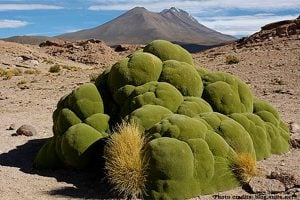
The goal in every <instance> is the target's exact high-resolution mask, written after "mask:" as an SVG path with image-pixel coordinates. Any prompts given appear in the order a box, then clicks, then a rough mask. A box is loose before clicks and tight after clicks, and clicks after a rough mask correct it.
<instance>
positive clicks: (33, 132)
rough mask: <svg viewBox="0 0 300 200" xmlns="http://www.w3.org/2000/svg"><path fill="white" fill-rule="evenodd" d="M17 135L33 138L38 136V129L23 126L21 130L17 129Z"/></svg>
mask: <svg viewBox="0 0 300 200" xmlns="http://www.w3.org/2000/svg"><path fill="white" fill-rule="evenodd" d="M16 134H17V135H25V136H33V135H36V134H37V131H36V129H35V128H34V127H33V126H31V125H27V124H25V125H22V126H21V127H20V128H18V129H17V132H16Z"/></svg>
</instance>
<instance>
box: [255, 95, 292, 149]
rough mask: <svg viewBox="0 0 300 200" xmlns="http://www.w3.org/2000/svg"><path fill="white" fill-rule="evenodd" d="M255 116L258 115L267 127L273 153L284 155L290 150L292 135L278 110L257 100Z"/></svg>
mask: <svg viewBox="0 0 300 200" xmlns="http://www.w3.org/2000/svg"><path fill="white" fill-rule="evenodd" d="M253 108H254V109H253V110H254V114H256V115H258V116H259V117H260V118H261V119H262V120H263V121H264V122H265V126H266V131H267V134H268V137H269V138H270V141H271V142H270V143H271V153H274V154H282V153H285V152H287V151H288V150H289V141H290V135H289V132H288V128H287V126H286V125H285V124H284V123H283V122H282V121H281V119H280V117H279V114H278V112H277V111H276V109H275V108H274V107H273V106H271V105H270V104H269V103H268V102H266V101H263V100H259V99H255V100H254V106H253Z"/></svg>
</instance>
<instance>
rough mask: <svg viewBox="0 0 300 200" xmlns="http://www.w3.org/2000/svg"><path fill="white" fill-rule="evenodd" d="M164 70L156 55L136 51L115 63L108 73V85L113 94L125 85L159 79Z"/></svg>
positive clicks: (141, 83) (140, 83) (136, 84)
mask: <svg viewBox="0 0 300 200" xmlns="http://www.w3.org/2000/svg"><path fill="white" fill-rule="evenodd" d="M161 70H162V62H161V60H160V59H159V58H157V57H156V56H155V55H152V54H150V53H144V52H136V53H133V54H132V55H130V56H129V57H128V58H124V59H122V60H120V61H119V62H117V63H116V64H114V65H113V66H112V68H111V70H110V73H109V75H108V86H109V88H110V91H111V93H112V94H113V93H114V92H115V91H116V90H117V89H119V88H120V87H123V86H125V85H134V86H139V85H143V84H145V83H147V82H150V81H157V80H158V78H159V76H160V73H161Z"/></svg>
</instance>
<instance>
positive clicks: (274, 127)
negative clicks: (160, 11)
mask: <svg viewBox="0 0 300 200" xmlns="http://www.w3.org/2000/svg"><path fill="white" fill-rule="evenodd" d="M122 120H125V121H128V122H135V123H137V125H138V126H139V128H140V130H141V131H144V132H145V135H146V137H147V144H146V146H145V147H144V150H145V151H146V152H147V155H148V156H149V163H150V167H149V168H148V174H147V195H148V196H146V198H149V199H188V198H192V197H195V196H198V195H200V194H210V193H214V192H218V191H224V190H228V189H231V188H234V187H236V186H238V185H239V184H240V180H238V179H239V177H238V176H236V175H235V174H234V172H233V169H232V167H233V163H234V160H235V159H236V156H237V155H238V154H243V153H245V154H250V155H251V156H252V157H253V158H254V159H257V160H261V159H264V158H266V157H268V156H270V155H271V154H272V153H276V154H282V153H285V152H287V151H288V149H289V140H290V136H289V133H288V131H289V129H288V127H287V126H286V125H285V124H284V122H283V121H282V120H281V118H280V116H279V113H278V112H277V110H276V109H275V108H274V107H273V106H271V105H270V104H269V103H267V102H265V101H262V100H259V99H254V98H253V96H252V93H251V91H250V89H249V87H248V86H247V84H245V83H244V82H243V81H241V80H240V79H239V78H237V77H235V76H233V75H230V74H228V73H224V72H211V71H209V70H207V69H205V68H195V67H194V62H193V59H192V56H191V55H190V54H189V53H188V52H187V51H186V50H184V49H183V48H181V47H180V46H178V45H174V44H172V43H170V42H168V41H163V40H155V41H153V42H151V43H150V44H148V45H147V46H146V47H145V48H144V50H143V51H138V52H135V53H133V54H132V55H130V56H128V57H127V58H124V59H122V60H120V61H119V62H117V63H116V64H115V65H113V66H112V67H111V69H107V70H105V71H104V72H103V73H102V74H101V75H100V76H99V77H98V78H97V79H96V81H95V85H94V84H84V85H81V86H80V87H78V88H77V89H75V90H74V91H72V92H71V93H70V94H68V95H66V96H64V97H62V98H61V100H60V101H59V102H58V104H57V109H56V110H55V112H54V113H53V123H54V124H53V132H54V137H52V138H50V139H49V140H48V141H47V142H46V143H45V145H44V146H43V147H42V148H41V149H40V151H39V152H38V154H37V156H36V158H35V161H34V166H35V167H37V168H41V169H45V168H53V169H55V168H60V167H64V166H66V165H67V166H71V167H74V168H78V169H82V168H85V167H87V166H88V165H89V164H91V160H93V158H94V157H95V153H98V154H99V152H94V151H95V150H96V151H97V149H95V148H94V147H95V145H96V144H99V143H97V141H99V140H101V139H102V138H104V137H109V133H110V132H111V131H110V130H111V129H113V128H114V127H115V126H117V125H118V123H120V122H121V121H122ZM101 144H102V143H101ZM103 145H104V143H103Z"/></svg>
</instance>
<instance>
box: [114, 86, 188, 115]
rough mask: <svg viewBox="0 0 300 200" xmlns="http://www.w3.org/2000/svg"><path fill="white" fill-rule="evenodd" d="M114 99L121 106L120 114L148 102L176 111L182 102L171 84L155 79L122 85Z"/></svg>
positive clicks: (124, 113)
mask: <svg viewBox="0 0 300 200" xmlns="http://www.w3.org/2000/svg"><path fill="white" fill-rule="evenodd" d="M114 99H115V101H116V102H118V103H119V105H120V107H121V115H122V116H126V115H127V114H129V113H131V112H132V111H134V110H135V109H137V108H140V107H142V106H144V105H148V104H151V105H160V106H163V107H165V108H167V109H169V110H170V111H172V112H176V111H177V109H178V107H179V105H180V104H181V103H182V102H183V97H182V95H181V93H180V92H179V91H178V90H177V89H176V88H175V87H174V86H173V85H171V84H169V83H166V82H155V81H152V82H149V83H146V84H144V85H141V86H138V87H134V86H131V85H127V86H125V87H122V88H120V89H119V90H118V91H117V92H116V94H115V95H114Z"/></svg>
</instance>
